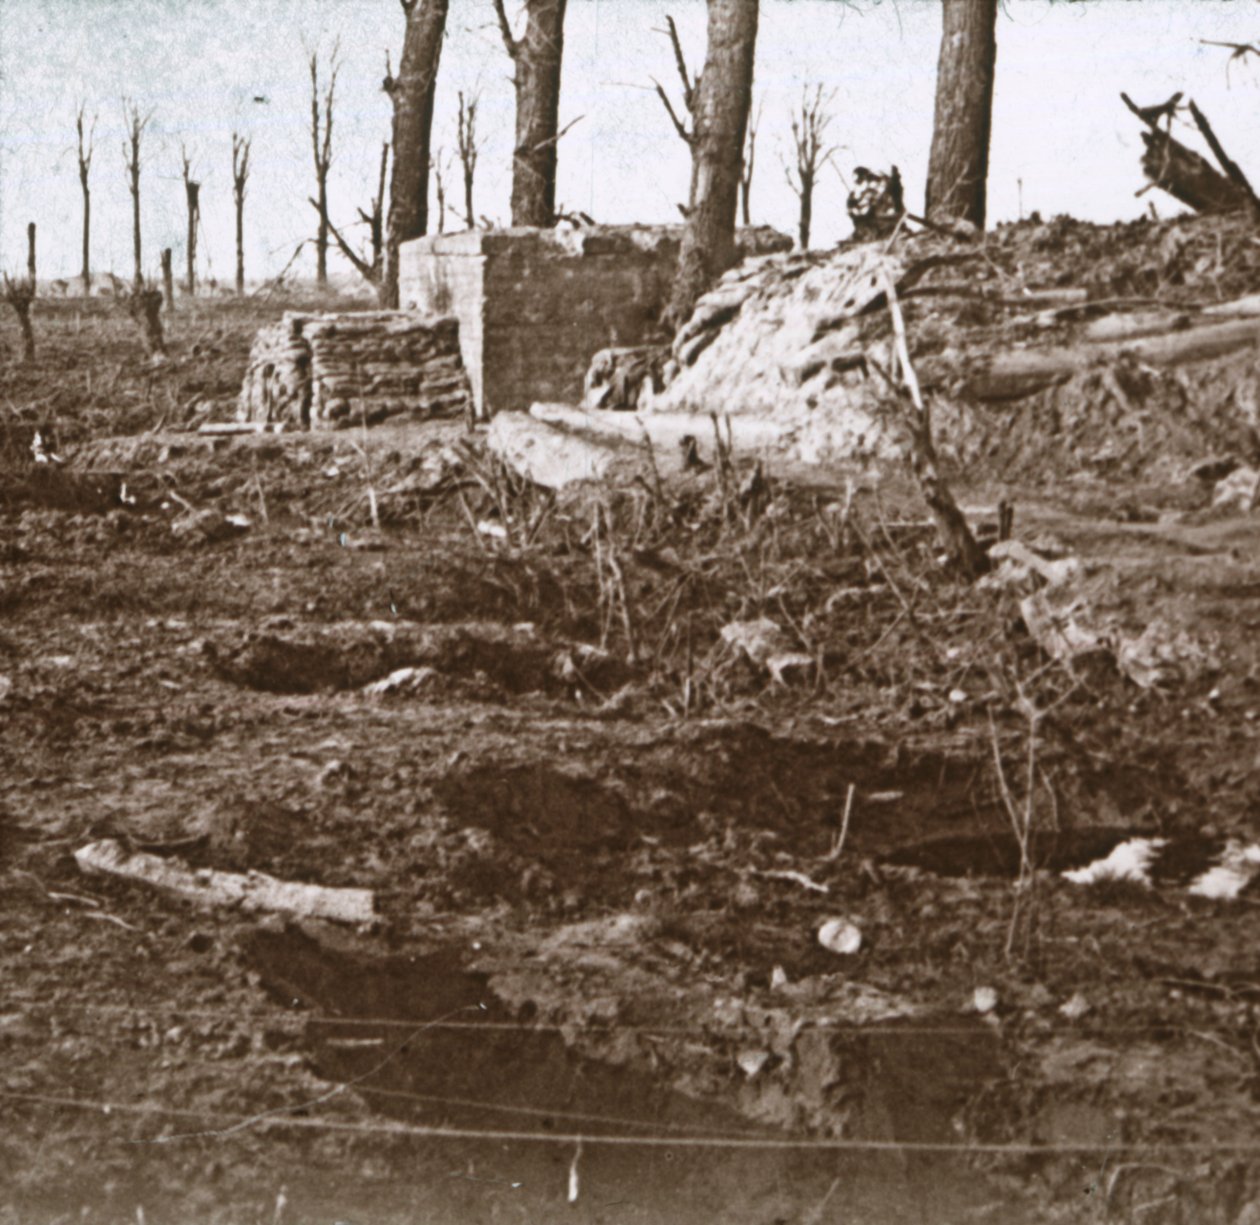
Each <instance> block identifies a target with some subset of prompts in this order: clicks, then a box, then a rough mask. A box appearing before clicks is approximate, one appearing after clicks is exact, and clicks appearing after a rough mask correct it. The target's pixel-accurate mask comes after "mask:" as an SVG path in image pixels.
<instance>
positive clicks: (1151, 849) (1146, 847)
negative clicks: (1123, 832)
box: [1063, 838, 1168, 885]
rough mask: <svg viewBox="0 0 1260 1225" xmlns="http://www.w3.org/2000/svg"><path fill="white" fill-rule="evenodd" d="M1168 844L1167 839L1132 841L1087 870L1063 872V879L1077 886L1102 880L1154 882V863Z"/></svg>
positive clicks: (1094, 863) (1129, 839)
mask: <svg viewBox="0 0 1260 1225" xmlns="http://www.w3.org/2000/svg"><path fill="white" fill-rule="evenodd" d="M1167 845H1168V841H1167V839H1165V838H1128V839H1126V840H1125V841H1124V842H1121V843H1120V844H1119V845H1118V846H1115V847H1112V849H1111V852H1110V854H1108V855H1107V856H1106V857H1105V858H1103V859H1096V860H1094V862H1093V863H1089V864H1086V865H1085V866H1084V867H1083V868H1075V869H1073V870H1071V871H1068V872H1064V873H1063V879H1064V880H1069V881H1071V882H1072V884H1074V885H1097V884H1099V883H1100V882H1102V881H1132V882H1134V883H1136V884H1139V885H1149V884H1150V883H1151V863H1152V861H1153V860H1154V858H1155V856H1156V853H1157V852H1159V851H1161V850H1163V848H1164V847H1165V846H1167Z"/></svg>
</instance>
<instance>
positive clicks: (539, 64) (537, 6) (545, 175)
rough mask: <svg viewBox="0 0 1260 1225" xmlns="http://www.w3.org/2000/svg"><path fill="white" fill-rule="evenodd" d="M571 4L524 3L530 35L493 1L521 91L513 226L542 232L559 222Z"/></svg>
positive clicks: (499, 0)
mask: <svg viewBox="0 0 1260 1225" xmlns="http://www.w3.org/2000/svg"><path fill="white" fill-rule="evenodd" d="M566 4H567V0H525V33H524V34H523V35H522V36H521V37H520V38H517V37H515V36H514V35H513V33H512V25H511V23H510V22H509V21H508V15H507V10H506V8H505V7H504V0H494V10H495V14H496V16H497V17H498V19H499V32H500V34H501V35H502V37H503V45H504V47H505V48H506V49H507V53H508V55H509V56H510V57H511V60H512V65H513V68H514V69H515V75H514V76H513V79H512V81H513V85H514V87H515V89H516V145H515V147H514V149H513V151H512V224H513V225H532V226H540V227H543V228H546V227H549V226H552V225H555V222H556V163H557V160H558V159H557V148H556V146H557V145H558V144H559V141H560V136H561V135H562V133H561V132H560V131H559V123H560V72H561V66H562V62H563V59H564V16H565V7H566Z"/></svg>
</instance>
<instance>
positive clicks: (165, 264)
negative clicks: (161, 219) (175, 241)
mask: <svg viewBox="0 0 1260 1225" xmlns="http://www.w3.org/2000/svg"><path fill="white" fill-rule="evenodd" d="M162 288H163V289H165V290H166V309H167V311H173V310H174V309H175V274H174V273H173V272H172V271H171V249H170V247H165V248H163V251H162Z"/></svg>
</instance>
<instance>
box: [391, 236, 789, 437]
mask: <svg viewBox="0 0 1260 1225" xmlns="http://www.w3.org/2000/svg"><path fill="white" fill-rule="evenodd" d="M681 237H682V227H681V226H594V227H591V228H588V229H578V230H569V229H555V230H535V229H525V228H520V229H509V230H471V231H466V232H464V233H461V234H439V235H430V236H428V237H425V238H419V239H416V240H415V241H414V242H410V243H404V244H403V247H402V251H401V255H400V260H399V298H400V305H401V306H402V307H403V309H404V310H406V309H415V310H420V311H423V312H424V313H426V314H432V315H445V314H453V315H455V317H456V318H458V320H459V335H460V350H461V352H462V354H463V358H464V365H465V368H466V369H467V371H468V378H469V382H470V383H471V385H472V390H473V397H474V400H475V403H476V407H477V412H478V414H479V415H480V416H482V417H489V416H492V415H493V414H494V413H497V412H504V411H523V410H525V409H528V408H529V406H530V405H531V404H533V403H535V402H537V401H543V400H550V401H568V402H571V403H577V402H578V401H579V400H580V399H581V398H582V381H583V378H584V376H585V374H586V369H587V367H588V366H589V364H590V361H591V358H592V357H594V355H595V354H596V353H597V352H599V350H600V349H606V348H609V347H611V346H628V345H639V344H643V343H645V342H648V341H651V340H653V339H655V337H656V330H657V323H658V321H659V319H660V315H661V312H662V310H663V309H664V307H665V303H666V300H667V298H668V294H669V288H670V284H671V282H672V280H673V275H674V270H675V268H676V267H677V262H678V247H679V243H680V241H681ZM741 238H742V245H744V246H745V248H746V249H749V250H750V251H757V252H761V251H770V250H782V249H784V247H785V246H790V245H791V240H790V239H787V238H785V237H784V236H783V235H779V234H776V233H775V232H774V231H762V230H754V231H748V232H747V233H746V234H744V235H742V236H741Z"/></svg>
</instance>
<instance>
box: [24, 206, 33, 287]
mask: <svg viewBox="0 0 1260 1225" xmlns="http://www.w3.org/2000/svg"><path fill="white" fill-rule="evenodd" d="M26 275H27V276H28V277H30V279H31V292H32V293H33V292H34V291H35V223H34V222H33V221H31V222H28V223H27V226H26Z"/></svg>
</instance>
